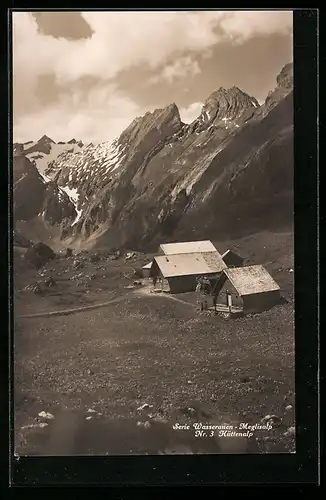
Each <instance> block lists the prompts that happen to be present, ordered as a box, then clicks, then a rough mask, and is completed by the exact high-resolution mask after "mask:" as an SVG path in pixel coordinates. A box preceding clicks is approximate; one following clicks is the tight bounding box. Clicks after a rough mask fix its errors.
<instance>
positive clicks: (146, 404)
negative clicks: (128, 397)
mask: <svg viewBox="0 0 326 500" xmlns="http://www.w3.org/2000/svg"><path fill="white" fill-rule="evenodd" d="M146 408H153V405H149V404H148V403H144V404H143V405H141V406H140V407H139V408H137V410H138V411H142V410H146Z"/></svg>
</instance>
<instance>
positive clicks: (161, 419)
mask: <svg viewBox="0 0 326 500" xmlns="http://www.w3.org/2000/svg"><path fill="white" fill-rule="evenodd" d="M152 420H153V422H156V423H158V424H167V423H169V421H168V420H167V419H166V418H164V417H162V416H161V415H156V416H155V417H153V419H152Z"/></svg>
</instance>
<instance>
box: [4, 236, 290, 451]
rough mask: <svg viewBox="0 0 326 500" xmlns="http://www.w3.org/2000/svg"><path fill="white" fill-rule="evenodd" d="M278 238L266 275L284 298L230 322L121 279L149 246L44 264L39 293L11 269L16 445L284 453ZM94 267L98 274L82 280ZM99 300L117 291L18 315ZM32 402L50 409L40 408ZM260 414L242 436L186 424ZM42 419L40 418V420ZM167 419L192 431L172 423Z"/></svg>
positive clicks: (285, 354) (285, 356)
mask: <svg viewBox="0 0 326 500" xmlns="http://www.w3.org/2000/svg"><path fill="white" fill-rule="evenodd" d="M283 238H285V239H286V238H289V235H284V236H283ZM284 245H285V247H287V248H288V249H289V251H288V253H285V252H283V253H281V254H280V255H278V256H277V257H275V259H274V262H273V265H274V273H273V276H274V277H275V279H277V280H278V282H279V283H280V284H281V286H282V289H283V290H284V295H285V296H286V298H287V300H288V302H287V303H286V304H283V305H281V306H278V307H275V308H273V309H271V310H270V311H267V312H265V313H262V314H260V315H254V316H251V317H244V318H238V319H232V320H230V319H224V318H222V317H219V316H215V315H209V314H205V313H203V314H200V313H199V312H198V310H197V309H196V306H195V297H194V294H182V295H179V296H177V297H175V299H172V298H171V297H169V296H168V295H166V294H152V293H150V291H149V290H148V289H147V290H146V288H145V287H144V288H140V289H137V290H135V289H128V288H126V286H127V285H128V283H130V281H131V280H133V278H131V274H132V270H133V268H135V267H136V266H139V265H141V264H142V263H145V262H146V261H147V258H150V256H147V257H145V256H144V259H143V261H142V262H136V263H135V262H132V263H129V262H124V261H123V259H122V261H108V260H107V261H103V260H101V261H99V262H97V263H93V264H92V263H87V264H85V266H84V267H83V269H81V270H78V271H72V260H69V259H60V260H57V261H55V262H52V263H50V264H49V265H48V266H47V268H48V269H51V271H49V270H48V271H46V270H45V271H43V272H44V273H45V274H46V273H47V272H48V273H49V272H50V273H51V276H53V278H54V279H55V281H56V285H55V287H53V290H52V289H50V290H49V291H48V292H46V294H44V295H42V296H41V297H40V296H37V295H34V294H33V293H31V292H23V291H21V289H22V287H23V286H24V285H25V283H26V282H30V281H31V279H32V278H33V272H32V271H30V272H29V273H27V272H26V273H20V275H19V276H17V277H16V281H15V287H16V290H15V294H16V299H15V316H16V322H15V333H14V340H15V361H14V365H15V448H16V452H17V453H19V454H34V455H35V454H41V455H43V454H48V455H54V454H68V455H72V454H102V455H103V454H109V455H111V454H158V453H163V454H168V453H232V452H236V453H239V452H240V453H241V452H242V453H246V452H253V453H260V452H265V453H266V452H289V451H291V452H293V451H294V449H295V444H294V437H293V434H292V430H293V427H294V425H295V423H294V422H295V416H294V411H295V408H294V390H295V388H294V311H293V292H292V288H293V281H292V280H293V274H291V273H290V272H289V269H288V263H289V262H290V257H289V253H291V251H292V250H291V248H290V247H289V245H286V244H284ZM255 248H256V247H255ZM282 259H283V260H282ZM259 263H261V262H259ZM67 270H68V271H67ZM66 271H67V272H66ZM78 273H79V274H80V273H81V274H82V275H80V276H79V282H82V284H81V285H80V286H77V283H78V278H76V279H72V280H71V279H70V280H69V279H68V278H69V277H70V278H71V277H73V276H75V275H76V274H78ZM94 273H97V279H91V278H89V279H88V280H85V279H84V278H85V276H89V277H90V276H91V275H92V274H94ZM34 274H35V272H34ZM99 276H101V279H100V277H99ZM38 279H42V278H40V274H39V275H38ZM83 279H84V282H83ZM34 280H35V276H34ZM83 283H84V284H83ZM86 283H87V285H86ZM84 286H85V289H84V288H83V287H84ZM86 290H87V291H88V293H87V294H86ZM56 294H57V295H56ZM86 296H87V297H88V298H87V302H86V301H84V300H83V299H82V297H86ZM105 298H106V300H109V299H110V298H113V299H114V298H118V299H119V300H117V301H116V302H112V303H111V304H110V305H107V306H106V307H103V308H100V309H94V310H89V311H88V310H86V311H82V312H78V313H75V314H71V315H66V316H55V317H42V318H28V319H26V318H19V316H20V315H22V314H27V313H32V312H38V311H51V310H54V309H60V308H61V309H67V308H69V307H73V306H74V305H75V306H76V307H77V306H80V305H82V304H91V303H95V302H103V301H104V299H105ZM41 411H45V412H47V413H48V412H49V413H51V414H52V415H53V416H54V418H53V419H46V417H43V418H42V417H39V416H38V413H40V412H41ZM266 415H276V416H277V417H279V419H280V420H278V419H277V421H275V426H274V427H273V429H272V430H269V431H266V430H265V431H264V430H256V431H254V432H253V436H251V437H250V438H248V437H221V436H219V431H218V430H214V432H213V434H214V435H213V436H211V435H210V434H211V433H210V432H207V435H206V436H200V437H195V431H194V428H193V427H192V424H193V423H195V422H197V423H202V424H205V425H207V424H208V425H222V424H230V425H233V426H234V429H236V428H237V426H239V425H240V423H248V424H257V423H258V424H260V423H261V419H262V418H263V417H265V416H266ZM42 422H43V423H46V424H47V425H46V426H44V427H39V424H40V423H42ZM176 423H178V424H180V425H181V424H189V425H190V429H189V430H177V429H174V428H173V425H174V424H176ZM289 429H290V430H289ZM291 429H292V430H291Z"/></svg>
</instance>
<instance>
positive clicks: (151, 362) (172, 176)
mask: <svg viewBox="0 0 326 500" xmlns="http://www.w3.org/2000/svg"><path fill="white" fill-rule="evenodd" d="M11 43H12V47H11V54H12V76H11V78H12V82H11V83H12V109H11V112H12V129H13V130H12V144H11V145H10V146H11V150H12V207H13V208H12V231H13V248H12V276H13V292H12V295H13V315H14V325H13V333H12V335H13V345H14V354H13V361H12V364H13V379H14V385H13V387H14V390H13V394H12V405H13V413H14V422H13V426H14V445H13V448H14V453H15V455H16V456H18V457H20V456H77V455H79V456H85V455H88V456H97V455H99V456H103V455H104V456H115V455H120V456H122V455H128V456H135V455H197V454H207V455H212V454H274V453H279V454H284V453H285V454H293V453H295V452H296V417H295V391H296V387H295V319H294V318H295V316H294V314H295V300H294V296H295V294H294V279H295V262H294V138H293V134H294V126H293V122H294V107H293V91H294V81H293V43H294V41H293V12H292V11H290V10H284V11H282V10H273V11H271V10H261V11H254V10H225V11H219V10H216V11H213V10H212V11H200V10H198V11H196V10H191V11H186V10H185V11H181V10H179V11H177V10H176V11H172V10H170V11H161V12H158V11H64V12H63V11H61V12H60V11H45V10H44V11H35V12H29V11H15V12H12V13H11ZM308 333H309V332H308Z"/></svg>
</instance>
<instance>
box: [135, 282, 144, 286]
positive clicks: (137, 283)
mask: <svg viewBox="0 0 326 500" xmlns="http://www.w3.org/2000/svg"><path fill="white" fill-rule="evenodd" d="M134 286H142V282H141V281H134Z"/></svg>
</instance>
